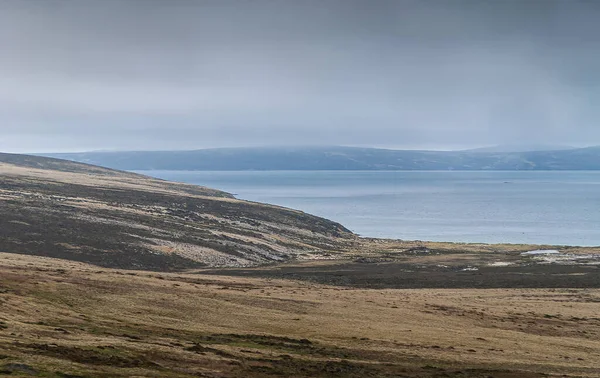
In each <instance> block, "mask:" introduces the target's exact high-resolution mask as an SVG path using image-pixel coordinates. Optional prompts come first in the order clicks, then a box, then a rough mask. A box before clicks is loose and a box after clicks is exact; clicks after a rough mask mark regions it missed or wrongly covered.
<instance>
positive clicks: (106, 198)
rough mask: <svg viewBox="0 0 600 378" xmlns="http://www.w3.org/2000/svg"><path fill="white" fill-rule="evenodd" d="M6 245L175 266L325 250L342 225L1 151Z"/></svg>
mask: <svg viewBox="0 0 600 378" xmlns="http://www.w3.org/2000/svg"><path fill="white" fill-rule="evenodd" d="M0 177H1V180H0V252H10V253H20V254H29V255H39V256H48V257H59V258H66V259H70V260H75V261H81V262H87V263H92V264H96V265H100V266H104V267H116V268H126V269H147V270H164V271H170V270H178V269H186V268H197V267H204V266H251V265H256V264H264V263H270V262H277V261H284V260H288V259H295V258H303V257H309V256H315V255H316V256H320V255H322V254H323V253H331V252H335V251H338V250H340V248H342V247H345V246H347V245H348V244H349V243H352V241H353V240H354V235H353V234H351V233H350V232H349V231H348V230H346V229H345V228H344V227H343V226H341V225H339V224H337V223H334V222H331V221H328V220H326V219H322V218H319V217H315V216H312V215H308V214H305V213H303V212H300V211H295V210H291V209H285V208H281V207H277V206H271V205H266V204H259V203H252V202H247V201H241V200H237V199H235V198H233V196H232V195H230V194H228V193H224V192H221V191H217V190H213V189H209V188H204V187H198V186H193V185H188V184H178V183H170V182H166V181H162V180H158V179H154V178H150V177H146V176H142V175H137V174H132V173H127V172H120V171H114V170H110V169H105V168H100V167H95V166H91V165H86V164H81V163H74V162H69V161H64V160H57V159H50V158H45V157H34V156H27V155H13V154H0Z"/></svg>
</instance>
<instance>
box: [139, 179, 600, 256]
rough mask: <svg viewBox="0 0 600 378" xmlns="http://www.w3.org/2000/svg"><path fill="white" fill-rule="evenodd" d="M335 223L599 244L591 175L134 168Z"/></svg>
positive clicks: (389, 231) (385, 231) (469, 238)
mask: <svg viewBox="0 0 600 378" xmlns="http://www.w3.org/2000/svg"><path fill="white" fill-rule="evenodd" d="M136 172H138V173H142V174H145V175H149V176H154V177H158V178H162V179H166V180H171V181H179V182H186V183H191V184H197V185H203V186H208V187H212V188H216V189H221V190H224V191H226V192H229V193H232V194H235V196H236V197H237V198H240V199H245V200H250V201H257V202H266V203H271V204H276V205H281V206H285V207H289V208H293V209H298V210H302V211H304V212H307V213H311V214H314V215H318V216H322V217H325V218H327V219H331V220H333V221H336V222H339V223H341V224H343V225H344V226H345V227H347V228H348V229H350V230H351V231H353V232H355V233H357V234H359V235H361V236H366V237H380V238H393V239H403V240H429V241H448V242H477V243H527V244H552V245H580V246H599V245H600V172H598V171H501V172H500V171H468V172H467V171H243V172H231V171H219V172H206V171H136Z"/></svg>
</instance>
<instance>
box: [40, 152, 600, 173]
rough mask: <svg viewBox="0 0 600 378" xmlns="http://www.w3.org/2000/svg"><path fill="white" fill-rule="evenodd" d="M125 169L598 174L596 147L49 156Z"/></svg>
mask: <svg viewBox="0 0 600 378" xmlns="http://www.w3.org/2000/svg"><path fill="white" fill-rule="evenodd" d="M51 156H56V157H61V158H64V159H70V160H74V161H80V162H87V163H91V164H97V165H102V166H106V167H112V168H118V169H126V170H152V169H159V170H205V171H211V170H214V171H219V170H224V171H228V170H598V169H600V147H591V148H580V149H572V150H559V151H532V152H493V151H492V152H490V151H483V152H482V151H402V150H385V149H375V148H353V147H306V148H304V147H295V148H293V147H289V148H283V147H282V148H219V149H206V150H196V151H146V152H144V151H138V152H84V153H72V154H52V155H51Z"/></svg>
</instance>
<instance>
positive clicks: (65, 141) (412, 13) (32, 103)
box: [0, 0, 600, 152]
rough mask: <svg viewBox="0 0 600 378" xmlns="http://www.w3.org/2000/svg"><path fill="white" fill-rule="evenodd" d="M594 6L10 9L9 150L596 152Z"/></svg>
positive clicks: (129, 0)
mask: <svg viewBox="0 0 600 378" xmlns="http://www.w3.org/2000/svg"><path fill="white" fill-rule="evenodd" d="M598 19H600V3H597V2H593V1H575V0H573V1H569V0H565V1H551V0H548V1H519V0H515V1H510V0H507V1H466V0H464V1H461V0H451V1H442V0H439V1H416V0H415V1H410V0H407V1H395V0H392V1H386V0H380V1H367V0H363V1H349V0H326V1H310V0H308V1H292V0H289V1H287V0H278V1H273V0H270V1H261V0H257V1H242V0H239V1H233V0H232V1H222V0H214V1H211V0H203V1H190V0H171V1H166V0H162V1H161V0H139V1H136V0H121V1H117V0H107V1H91V0H90V1H85V0H82V1H70V0H64V1H55V0H45V1H39V0H4V1H2V2H0V47H1V48H0V150H4V151H19V152H24V151H32V152H33V151H74V150H90V149H122V150H123V149H129V150H131V149H135V150H140V149H146V150H147V149H190V148H203V147H221V146H252V145H286V144H296V145H297V144H301V145H312V144H330V145H333V144H336V145H337V144H340V145H355V146H381V147H397V148H441V149H443V148H449V149H452V148H467V147H477V146H482V145H492V144H506V143H511V144H514V143H535V144H540V143H548V144H571V145H592V144H600V127H599V125H598V124H597V120H598V119H599V118H600V106H598V104H599V103H600V75H599V74H598V73H597V67H600V54H598V53H597V52H598V51H600V23H598V22H597V20H598Z"/></svg>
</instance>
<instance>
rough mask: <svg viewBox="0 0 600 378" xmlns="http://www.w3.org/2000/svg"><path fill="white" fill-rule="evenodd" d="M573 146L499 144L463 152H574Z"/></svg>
mask: <svg viewBox="0 0 600 378" xmlns="http://www.w3.org/2000/svg"><path fill="white" fill-rule="evenodd" d="M574 149H575V147H573V146H565V145H558V144H556V145H555V144H500V145H497V146H490V147H481V148H474V149H469V150H465V152H533V151H564V150H574Z"/></svg>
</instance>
